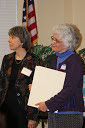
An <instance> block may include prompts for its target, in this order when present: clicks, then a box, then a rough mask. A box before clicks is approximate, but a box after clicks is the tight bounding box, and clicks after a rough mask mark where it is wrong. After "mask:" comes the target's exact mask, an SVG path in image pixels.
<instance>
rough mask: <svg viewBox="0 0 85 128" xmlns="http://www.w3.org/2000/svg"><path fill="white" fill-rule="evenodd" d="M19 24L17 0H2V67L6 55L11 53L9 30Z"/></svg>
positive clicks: (0, 34) (0, 60) (0, 42)
mask: <svg viewBox="0 0 85 128" xmlns="http://www.w3.org/2000/svg"><path fill="white" fill-rule="evenodd" d="M16 25H17V0H0V67H1V63H2V58H3V56H4V55H6V54H9V53H11V52H12V51H11V50H10V49H9V43H8V38H9V35H8V31H9V29H10V28H11V27H13V26H16Z"/></svg>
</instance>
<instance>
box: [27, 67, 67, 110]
mask: <svg viewBox="0 0 85 128" xmlns="http://www.w3.org/2000/svg"><path fill="white" fill-rule="evenodd" d="M65 76H66V73H64V72H61V71H57V70H53V69H49V68H45V67H42V66H36V68H35V73H34V78H33V82H32V88H31V92H30V96H29V100H28V105H29V106H33V107H36V108H37V107H38V106H36V105H35V104H36V103H39V102H43V101H46V100H48V99H50V98H51V97H53V96H54V95H56V94H57V93H58V92H60V91H61V90H62V88H63V84H64V80H65Z"/></svg>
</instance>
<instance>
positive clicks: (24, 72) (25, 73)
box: [21, 67, 32, 76]
mask: <svg viewBox="0 0 85 128" xmlns="http://www.w3.org/2000/svg"><path fill="white" fill-rule="evenodd" d="M21 73H22V74H24V75H26V76H30V75H31V73H32V71H31V70H30V69H27V68H25V67H23V69H22V71H21Z"/></svg>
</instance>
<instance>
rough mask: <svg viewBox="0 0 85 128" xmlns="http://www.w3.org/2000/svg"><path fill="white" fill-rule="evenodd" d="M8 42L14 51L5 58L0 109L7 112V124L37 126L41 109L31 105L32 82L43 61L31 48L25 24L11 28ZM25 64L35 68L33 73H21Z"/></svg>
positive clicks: (0, 75) (9, 126) (14, 127)
mask: <svg viewBox="0 0 85 128" xmlns="http://www.w3.org/2000/svg"><path fill="white" fill-rule="evenodd" d="M8 42H9V47H10V49H11V50H14V52H13V53H11V54H8V55H5V56H4V58H3V61H2V66H1V71H0V106H1V108H0V111H1V112H2V113H3V114H5V115H6V125H7V127H6V128H27V127H28V128H33V127H34V126H35V124H36V120H37V109H35V108H32V107H29V106H27V101H28V98H29V88H28V85H29V84H30V83H32V79H33V73H34V69H35V66H36V65H42V63H41V62H40V60H39V58H37V57H36V56H35V55H34V54H31V53H30V52H29V50H28V49H29V47H30V44H31V41H30V35H29V32H28V30H27V29H26V28H25V27H22V26H16V27H13V28H11V29H10V30H9V39H8ZM23 67H25V68H28V69H29V70H31V71H32V73H31V75H29V77H28V76H25V75H23V74H22V73H21V71H22V69H23Z"/></svg>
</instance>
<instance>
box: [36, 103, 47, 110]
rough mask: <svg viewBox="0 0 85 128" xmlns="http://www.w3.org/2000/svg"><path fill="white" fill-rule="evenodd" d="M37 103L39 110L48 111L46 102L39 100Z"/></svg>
mask: <svg viewBox="0 0 85 128" xmlns="http://www.w3.org/2000/svg"><path fill="white" fill-rule="evenodd" d="M35 105H39V107H38V110H40V111H43V112H46V111H47V106H46V104H45V102H39V103H37V104H35Z"/></svg>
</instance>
